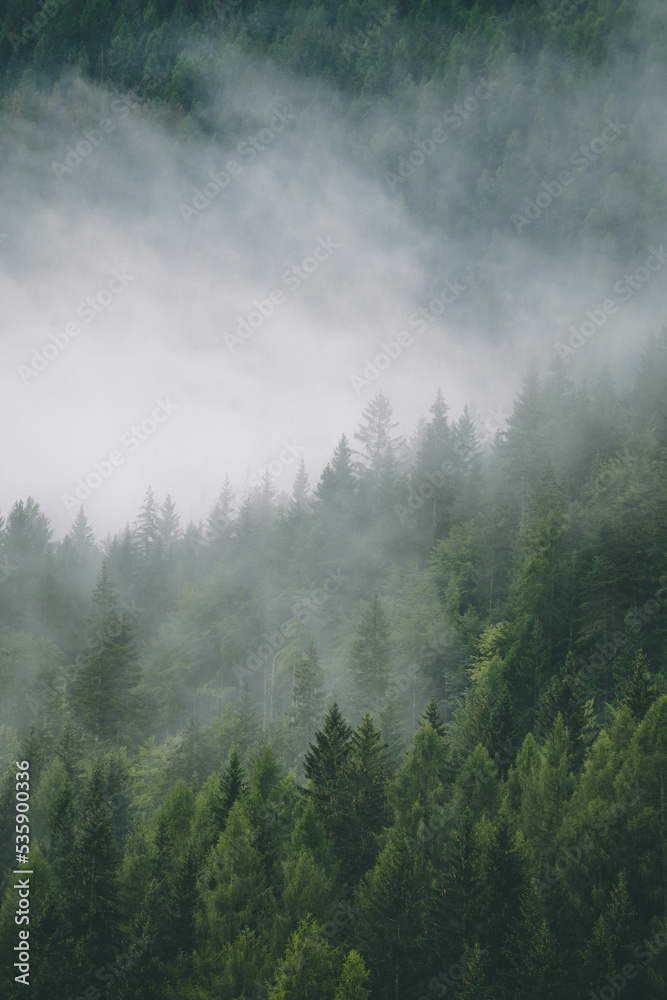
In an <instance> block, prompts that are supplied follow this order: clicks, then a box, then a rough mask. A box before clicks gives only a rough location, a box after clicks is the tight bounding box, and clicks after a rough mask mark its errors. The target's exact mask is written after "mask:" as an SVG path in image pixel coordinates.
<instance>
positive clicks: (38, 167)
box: [0, 15, 665, 537]
mask: <svg viewBox="0 0 667 1000" xmlns="http://www.w3.org/2000/svg"><path fill="white" fill-rule="evenodd" d="M575 16H576V15H575ZM646 23H647V25H648V27H650V24H649V22H648V21H647V22H646ZM648 27H646V28H645V29H643V30H648ZM212 52H213V49H211V50H210V51H209V50H193V51H191V52H190V57H191V59H192V60H194V61H197V62H199V63H201V64H202V65H205V66H206V70H205V72H203V74H202V80H201V81H200V88H201V100H202V102H203V104H204V107H205V108H206V109H207V110H209V111H210V115H211V120H212V121H213V120H214V121H215V122H217V123H220V122H221V123H222V130H223V131H225V132H226V134H227V136H228V138H227V140H226V141H224V142H223V141H221V140H218V139H213V138H211V137H210V135H209V136H207V135H204V134H203V133H202V132H201V130H200V129H198V128H197V127H195V125H194V124H193V125H192V127H187V128H186V127H184V124H183V123H182V124H181V126H180V128H179V129H176V119H178V118H179V117H182V112H180V111H178V110H176V111H175V112H167V111H156V109H155V107H153V106H152V105H151V92H152V91H151V85H152V82H151V81H147V83H146V86H145V88H144V93H140V92H130V93H121V92H116V93H111V92H109V91H106V90H104V89H102V88H96V87H94V86H91V85H88V84H84V83H83V82H82V81H81V80H80V79H76V78H73V77H64V78H63V79H62V80H61V82H60V84H59V85H57V86H56V88H55V89H54V91H53V94H52V95H50V96H49V97H48V98H44V99H37V98H36V103H37V104H38V105H40V106H39V107H38V109H37V110H36V111H35V113H34V116H33V117H34V119H35V122H36V124H28V123H27V120H26V116H21V117H19V116H16V115H15V116H12V114H11V113H10V114H9V115H8V116H7V117H6V118H5V120H4V121H3V123H2V125H0V149H1V150H2V155H3V167H2V172H1V175H0V177H1V184H2V195H3V198H2V201H3V209H2V216H1V217H0V229H1V230H2V234H3V237H2V240H1V241H0V296H1V298H2V304H3V310H2V313H3V323H2V326H3V331H4V333H3V337H2V341H1V346H0V351H1V355H0V358H1V362H2V367H1V371H2V375H1V376H0V379H1V391H2V398H3V402H4V409H5V434H4V437H3V477H2V485H1V486H0V511H1V512H2V513H3V514H6V513H7V510H8V509H9V507H10V506H11V505H12V503H13V502H14V501H15V500H16V499H18V498H19V497H23V498H24V497H26V496H28V495H29V494H30V495H32V496H34V497H35V498H36V499H37V500H38V501H39V503H40V505H41V506H42V508H43V509H44V511H45V513H46V514H47V515H48V517H49V518H50V519H51V522H52V525H53V527H54V534H55V537H62V535H63V534H64V533H65V532H66V531H67V530H68V528H69V527H70V525H71V523H72V521H73V518H74V513H75V511H76V507H77V506H78V502H79V499H80V498H81V497H80V496H79V497H77V496H76V493H75V489H76V486H77V483H78V481H79V480H80V479H84V480H85V479H86V478H87V477H89V476H90V475H91V474H94V473H97V478H95V476H93V482H95V483H96V484H97V483H98V481H99V485H95V487H94V488H92V489H91V490H90V496H89V497H86V498H85V499H84V500H83V503H84V508H85V511H86V514H87V516H88V518H89V520H90V521H91V523H92V525H93V527H94V529H95V531H96V533H97V535H98V537H99V536H101V535H104V534H106V533H107V532H114V531H117V530H120V529H121V528H122V526H123V525H124V524H125V523H126V522H128V521H132V520H133V518H134V517H135V515H136V513H137V511H138V508H139V505H140V503H141V500H142V497H143V495H144V493H145V491H146V488H147V486H148V485H149V484H150V485H151V486H152V487H153V490H154V491H155V493H156V495H157V496H158V497H159V498H163V497H164V496H165V495H166V494H167V493H169V494H171V496H172V498H173V499H174V500H175V502H176V505H177V508H178V511H179V513H180V515H181V521H182V523H183V524H185V523H186V522H187V521H189V520H190V519H194V520H199V519H202V518H204V517H205V516H206V515H207V514H208V512H209V510H210V509H211V507H212V505H213V503H214V501H215V497H216V495H217V493H218V491H219V489H220V486H221V484H222V481H223V479H224V477H225V474H226V473H227V472H228V473H229V475H230V477H231V479H232V482H233V484H234V485H235V486H236V487H237V488H238V489H239V490H241V489H243V486H244V484H245V483H247V482H248V481H249V478H250V477H251V476H253V475H257V474H258V472H261V471H263V470H265V469H267V468H269V469H270V472H271V474H272V478H273V482H274V485H275V487H276V488H277V489H278V490H279V491H282V490H285V491H287V492H288V493H289V492H290V491H291V487H292V482H293V479H294V475H295V473H296V468H297V465H298V462H299V461H300V459H301V458H303V459H304V461H305V463H306V466H307V468H308V470H309V473H310V477H311V485H315V484H316V482H317V479H318V478H319V474H320V472H321V470H322V467H323V466H324V465H325V464H326V462H327V461H328V459H329V458H330V456H331V452H332V450H333V448H334V446H335V444H336V442H337V441H338V439H339V437H340V435H341V434H342V433H343V432H344V433H346V434H347V435H348V438H350V440H352V437H353V434H354V430H355V429H356V427H357V426H358V424H359V421H360V419H361V414H362V410H363V408H364V407H365V406H366V405H367V403H368V402H369V401H370V399H371V398H372V397H373V396H374V395H375V394H376V393H377V392H379V391H382V392H384V393H385V394H386V395H388V396H389V398H390V400H391V401H392V404H393V406H394V414H395V417H396V419H397V420H398V422H399V425H400V430H401V432H402V433H403V434H406V435H409V434H410V433H412V431H413V430H414V428H415V425H416V423H417V421H418V419H419V417H420V416H423V415H425V414H426V413H427V411H428V407H429V405H430V404H431V402H432V400H433V398H434V396H435V393H436V390H437V388H438V387H441V388H442V389H443V392H444V394H445V398H446V400H447V404H448V406H449V408H450V412H451V414H452V415H453V416H454V417H456V416H458V414H459V413H460V412H461V410H462V409H463V406H464V404H465V403H469V404H471V405H472V406H473V408H474V412H475V413H476V415H477V420H478V425H479V428H480V432H481V436H482V437H483V438H486V439H490V438H491V437H492V436H493V434H494V433H495V430H497V429H498V428H499V427H502V421H503V416H506V415H507V414H508V413H509V412H510V411H511V406H512V398H513V396H514V395H515V393H516V392H517V390H518V389H519V388H520V384H521V379H522V377H523V375H524V374H525V370H526V368H527V366H528V363H529V362H530V361H531V360H534V361H535V362H536V363H537V364H538V366H539V367H540V369H541V370H542V371H545V370H546V368H547V366H548V364H549V363H550V362H551V361H552V360H553V358H554V357H555V356H556V355H557V353H558V349H557V347H556V345H557V344H558V343H561V344H564V345H571V344H572V343H574V344H575V345H576V346H574V347H570V349H569V350H567V349H561V351H560V353H561V356H562V357H564V358H565V360H567V362H568V364H569V365H570V367H571V370H572V371H573V372H574V373H575V374H576V375H577V376H578V377H580V376H582V375H590V376H591V377H594V376H595V373H596V372H597V371H598V370H599V366H600V364H601V362H602V361H603V360H605V361H608V362H609V364H610V366H611V368H612V371H613V373H614V375H615V376H616V377H617V378H618V379H619V380H620V381H621V382H623V381H624V380H625V379H626V378H627V377H629V376H630V375H631V374H632V371H633V368H634V365H635V363H636V360H637V357H638V354H639V350H640V348H641V345H642V343H643V341H644V339H645V337H646V336H648V335H649V334H650V333H658V332H659V330H660V327H661V325H662V315H661V312H660V305H661V302H660V293H659V286H660V285H661V284H662V280H663V278H662V274H661V268H662V266H663V263H664V261H663V260H661V257H660V251H661V243H660V240H661V239H663V238H664V235H665V234H664V233H661V232H659V231H651V230H650V226H649V228H648V230H647V229H646V228H644V229H642V228H641V226H640V225H639V223H638V225H637V229H636V232H634V233H633V234H630V235H629V236H628V234H627V233H626V234H624V237H623V238H621V237H620V236H618V238H617V237H616V236H614V232H615V227H616V228H619V227H621V228H622V222H623V220H624V219H626V218H627V217H628V216H629V215H632V214H633V204H634V200H635V199H636V201H637V214H639V203H640V190H641V183H643V177H639V178H638V170H640V168H638V167H637V166H636V164H635V162H634V161H635V158H636V157H637V156H638V151H639V154H640V155H641V164H642V166H641V171H644V172H645V173H649V174H650V172H651V170H655V172H656V174H657V169H658V167H657V165H658V164H659V163H661V162H664V160H663V157H664V153H665V149H664V139H663V138H660V135H661V133H659V132H658V131H656V130H655V129H654V125H655V123H656V122H658V121H659V120H661V117H662V114H663V112H662V109H661V106H660V99H659V96H658V93H657V91H658V88H657V87H656V88H655V90H656V98H655V102H654V103H651V102H650V101H648V100H647V99H646V97H645V96H644V97H642V96H640V95H641V94H643V93H645V90H644V89H643V87H644V82H643V81H639V80H637V79H636V78H631V77H630V75H629V72H628V70H627V67H626V66H625V64H624V62H623V60H622V59H621V57H620V56H619V61H618V71H617V73H616V74H615V78H614V79H608V78H605V79H602V78H596V76H595V74H594V73H593V74H591V76H590V78H588V79H581V80H580V82H579V84H578V86H577V91H576V93H577V97H576V102H577V106H576V107H572V104H571V97H572V95H571V88H567V87H564V88H561V89H560V90H559V91H558V93H560V94H562V96H561V97H555V98H554V101H553V118H552V120H548V121H545V120H535V121H534V122H533V124H532V125H531V127H530V129H529V131H528V133H527V134H526V135H524V136H522V138H521V140H516V158H517V172H516V178H514V179H513V178H511V177H507V176H504V177H501V176H499V175H498V172H496V174H495V176H494V175H493V170H492V169H487V167H486V166H485V164H484V163H483V162H481V160H480V156H479V150H478V145H479V144H478V140H479V137H480V136H484V141H485V142H488V143H489V144H490V145H491V146H494V144H495V146H496V147H497V148H498V149H500V148H501V147H502V148H506V144H507V142H509V141H512V140H511V136H512V129H513V128H515V127H516V125H517V123H518V122H519V121H520V120H521V114H522V108H523V107H524V104H525V102H526V100H527V96H526V94H525V88H522V86H521V85H520V84H519V83H518V69H517V67H516V57H512V58H511V59H510V60H508V61H507V63H506V64H505V67H504V70H503V73H502V74H501V75H498V74H496V78H493V77H491V78H490V79H487V78H479V79H478V78H473V79H469V80H467V81H466V80H465V79H461V80H460V81H459V86H458V88H457V90H456V94H457V97H456V99H454V98H453V99H452V101H451V104H446V105H443V103H442V101H441V99H440V97H438V98H436V97H435V96H434V94H433V92H432V91H430V90H429V88H428V87H423V86H420V85H413V86H412V87H411V88H410V89H409V91H407V92H405V93H401V94H398V95H394V96H392V97H388V96H385V95H383V94H382V93H380V94H379V95H378V97H377V100H376V101H375V102H370V101H369V102H365V103H364V104H363V105H362V106H360V105H359V102H358V101H356V100H355V99H354V98H352V97H350V96H346V95H341V94H337V93H335V92H334V90H333V89H328V85H327V84H326V83H325V82H324V81H323V80H322V79H317V80H316V81H311V82H310V83H304V82H299V83H295V82H294V80H293V79H291V78H289V77H288V76H286V75H285V74H283V73H281V72H280V71H279V70H278V69H277V68H276V67H275V66H273V65H272V64H271V63H270V62H266V61H261V62H258V61H257V60H255V59H252V58H250V57H245V56H242V55H240V54H239V51H238V49H234V50H231V48H230V47H227V48H223V50H222V56H220V55H219V54H218V55H216V57H215V58H213V55H212ZM350 58H356V55H354V54H353V55H352V56H350ZM530 69H531V72H532V71H533V70H534V72H535V74H536V76H538V78H539V75H540V74H544V73H547V72H550V73H551V74H552V77H553V79H557V78H558V76H559V74H563V75H564V76H567V74H568V73H569V72H570V71H571V68H569V67H567V66H564V65H560V64H559V62H558V58H557V56H556V55H555V54H552V55H551V56H549V55H544V56H543V59H542V63H541V65H540V66H539V67H532V68H530ZM476 95H478V96H476ZM466 101H468V103H467V104H466V103H465V102H466ZM40 102H41V104H40ZM457 104H458V106H459V108H462V109H463V111H457V110H456V106H457ZM466 109H468V110H466ZM610 122H611V123H612V124H611V125H610ZM613 123H616V127H615V128H614V125H613ZM438 128H440V130H441V132H440V133H439V134H442V133H444V134H445V136H446V137H445V139H443V140H441V141H439V142H436V141H435V140H434V139H432V138H431V136H432V134H433V130H434V129H438ZM429 143H430V145H429ZM582 143H584V144H585V147H586V149H587V150H589V152H590V155H589V156H588V158H587V159H585V158H582V157H583V154H582V156H579V154H578V153H577V151H578V150H579V149H580V148H581V145H582ZM239 144H240V145H239ZM431 146H432V147H433V149H432V150H431V151H430V152H429V151H428V150H430V148H431ZM535 149H540V150H543V156H542V158H541V162H542V164H543V171H542V173H541V174H540V175H538V176H537V177H536V178H535V179H534V181H532V182H531V183H530V184H526V182H525V180H524V179H523V178H522V171H521V169H520V161H521V157H522V154H523V153H524V152H525V151H527V150H533V151H534V150H535ZM77 150H79V152H77ZM387 150H389V152H390V154H391V155H390V156H389V162H390V163H393V164H394V167H393V169H390V170H389V171H388V170H387V168H386V162H387V161H386V155H387ZM415 150H420V151H421V160H422V161H423V163H419V160H420V156H419V153H415ZM413 154H414V155H413ZM411 156H412V159H409V157H411ZM577 157H579V158H578V159H577ZM573 158H574V159H573ZM605 159H609V160H610V162H613V164H614V172H613V175H612V182H610V183H609V184H608V185H607V189H606V190H605V192H604V198H603V207H602V209H600V204H599V195H600V191H599V185H598V182H597V181H596V174H595V171H596V169H597V166H596V161H597V162H598V163H599V162H600V161H601V160H605ZM406 163H407V164H415V163H419V165H417V166H413V168H412V171H410V168H409V166H406ZM582 164H587V165H585V166H584V165H582ZM401 165H402V169H403V174H405V175H406V176H402V175H401V173H400V170H401ZM563 170H569V172H570V178H569V180H568V182H567V184H565V183H561V182H560V181H559V180H558V178H559V175H560V173H561V172H562V171H563ZM641 171H640V172H641ZM216 176H217V178H218V180H217V181H216V180H214V178H215V177H216ZM640 182H641V183H640ZM471 184H472V185H473V187H474V186H475V185H476V190H477V210H476V211H475V213H474V217H471V216H470V215H467V216H462V214H461V212H460V211H459V205H460V204H461V205H462V204H463V202H464V197H468V195H469V191H470V186H471ZM512 184H514V185H515V187H514V189H512ZM408 185H415V186H417V188H418V190H419V198H418V199H417V201H418V203H419V205H421V206H423V207H422V208H421V209H419V210H415V208H414V205H413V207H409V206H408V205H407V202H406V198H405V196H404V192H406V191H407V186H408ZM494 185H495V188H494ZM508 185H509V186H510V190H511V197H507V196H504V198H500V197H499V196H498V197H497V192H498V190H499V189H500V188H501V187H503V186H504V188H505V189H506V188H507V186H508ZM549 186H550V187H549ZM559 188H560V192H561V193H558V189H559ZM492 189H493V190H495V192H496V194H493V193H492ZM545 191H546V192H547V194H543V192H545ZM538 195H539V196H541V197H538ZM525 198H529V199H530V200H531V202H532V203H533V206H537V208H533V209H528V210H526V207H525V201H524V199H525ZM561 198H562V204H563V205H564V204H565V202H566V199H572V198H574V199H576V200H577V204H578V213H579V216H580V218H582V219H585V220H586V224H585V225H584V237H582V243H581V247H580V251H581V252H580V253H576V254H575V253H573V251H572V247H571V246H563V247H559V246H557V245H553V244H551V243H550V242H549V239H548V229H547V231H546V234H544V233H543V234H542V235H541V236H540V239H539V240H538V239H537V238H533V237H534V233H535V232H536V231H537V228H538V227H545V226H546V227H548V224H549V217H550V213H551V215H552V216H553V214H554V213H558V211H559V201H560V199H561ZM438 199H440V200H441V202H442V201H443V199H444V201H446V203H447V205H448V211H449V215H450V218H451V225H450V226H448V227H447V226H445V227H443V226H440V225H437V224H436V223H435V221H434V219H435V217H434V215H433V211H432V209H433V208H434V206H435V205H436V204H437V203H438ZM547 202H548V204H547ZM512 204H514V205H515V207H514V208H512V207H511V206H512ZM542 204H544V205H545V208H541V207H540V206H541V205H542ZM570 204H571V203H570ZM501 205H505V206H510V207H509V211H507V210H505V209H504V208H502V207H501V208H499V206H501ZM530 212H532V213H533V215H534V216H535V217H534V218H533V219H531V218H529V213H530ZM600 212H602V215H600ZM596 213H597V214H596ZM605 213H606V214H605ZM513 216H516V218H514V221H513V218H512V217H513ZM619 220H620V221H619ZM610 234H611V235H610ZM625 236H627V241H629V243H630V244H632V245H633V247H634V252H633V253H628V252H627V245H628V242H627V241H626V242H624V239H625ZM610 241H611V242H610ZM614 241H615V242H614ZM600 247H605V248H606V254H607V256H606V260H605V264H604V265H601V264H600V257H599V255H598V250H599V249H600ZM654 250H655V251H657V255H656V254H654ZM648 261H650V264H649V263H647V262H648ZM638 268H639V269H640V270H639V271H637V269H638ZM635 274H636V277H635V278H634V281H633V282H630V283H628V281H627V279H625V278H624V275H630V276H631V277H632V276H633V275H635ZM605 303H606V305H605ZM420 309H421V310H426V313H424V312H422V313H421V316H419V315H418V312H417V311H418V310H420ZM586 323H587V324H588V326H587V327H582V324H586ZM582 329H583V333H581V332H580V331H581V330H582ZM572 336H574V337H575V340H574V342H572V341H571V339H570V338H571V337H572ZM376 361H377V364H376ZM133 428H135V429H134V430H133ZM68 497H69V499H68Z"/></svg>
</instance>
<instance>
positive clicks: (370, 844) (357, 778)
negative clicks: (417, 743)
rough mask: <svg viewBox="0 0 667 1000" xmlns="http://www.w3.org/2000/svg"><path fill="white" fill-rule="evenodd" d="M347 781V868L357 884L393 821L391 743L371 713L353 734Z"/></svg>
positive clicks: (372, 860) (347, 767)
mask: <svg viewBox="0 0 667 1000" xmlns="http://www.w3.org/2000/svg"><path fill="white" fill-rule="evenodd" d="M345 784H346V794H347V806H348V808H347V819H348V822H347V857H346V864H345V872H346V875H347V878H348V881H349V882H350V883H351V884H352V885H356V884H357V882H358V881H359V879H360V878H361V876H362V875H364V874H365V873H366V872H367V871H368V869H369V868H370V867H371V866H372V865H373V864H374V862H375V859H376V857H377V853H378V846H377V838H378V835H379V834H380V833H381V832H382V829H383V827H384V826H385V825H387V824H388V822H389V813H388V807H387V789H388V784H389V753H388V747H387V746H386V745H385V744H383V743H382V742H381V737H380V732H379V731H378V730H377V729H376V728H375V724H374V723H373V720H372V718H371V717H370V715H369V714H368V713H366V715H365V716H364V717H363V719H362V720H361V723H360V724H359V726H358V728H357V729H356V730H355V731H354V733H353V734H352V740H351V743H350V752H349V756H348V758H347V765H346V768H345Z"/></svg>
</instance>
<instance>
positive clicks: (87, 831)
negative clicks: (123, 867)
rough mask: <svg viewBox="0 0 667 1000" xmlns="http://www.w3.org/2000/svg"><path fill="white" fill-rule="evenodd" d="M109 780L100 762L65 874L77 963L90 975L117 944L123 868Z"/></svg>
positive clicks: (97, 764) (89, 789)
mask: <svg viewBox="0 0 667 1000" xmlns="http://www.w3.org/2000/svg"><path fill="white" fill-rule="evenodd" d="M106 798H107V795H106V776H105V773H104V766H103V762H102V760H101V759H100V758H97V759H96V760H95V762H94V764H93V770H92V773H91V776H90V780H89V782H88V787H87V789H86V794H85V797H84V801H83V806H82V810H81V815H80V819H79V823H78V825H77V836H76V840H75V842H74V847H73V850H72V857H71V861H70V864H69V866H68V868H67V871H66V872H65V876H64V886H65V888H66V898H67V920H68V923H69V924H70V926H71V929H72V932H73V937H74V940H75V942H76V944H75V948H74V963H73V964H78V965H79V966H80V965H82V964H84V963H85V965H84V967H86V966H87V967H88V968H89V969H90V970H91V973H90V974H92V972H93V971H94V970H95V969H97V968H98V967H99V966H100V965H102V964H103V961H106V958H107V956H108V954H109V952H110V951H111V952H113V950H114V948H115V946H116V945H117V943H118V925H117V905H118V904H117V889H118V884H117V876H118V868H119V863H120V857H119V854H118V848H117V845H116V839H115V837H114V834H113V828H112V822H111V809H110V807H109V805H108V804H107V801H106Z"/></svg>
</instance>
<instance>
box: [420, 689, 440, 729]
mask: <svg viewBox="0 0 667 1000" xmlns="http://www.w3.org/2000/svg"><path fill="white" fill-rule="evenodd" d="M422 719H423V720H424V722H430V724H431V725H432V727H433V728H434V729H435V731H436V733H437V734H438V736H444V735H445V727H444V725H443V724H442V721H441V719H440V713H439V712H438V703H437V701H436V700H435V698H434V697H433V695H431V698H430V700H429V703H428V705H427V706H426V711H425V712H424V714H423V715H422Z"/></svg>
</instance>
